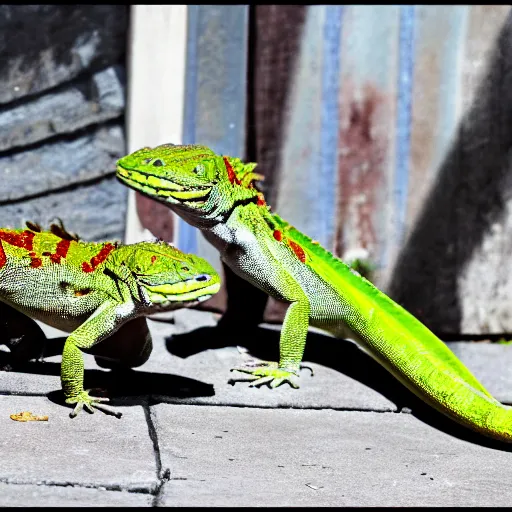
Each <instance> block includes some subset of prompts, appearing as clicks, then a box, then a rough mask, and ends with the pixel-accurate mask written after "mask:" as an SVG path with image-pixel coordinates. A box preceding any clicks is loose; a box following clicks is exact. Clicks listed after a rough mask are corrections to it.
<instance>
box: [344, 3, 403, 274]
mask: <svg viewBox="0 0 512 512" xmlns="http://www.w3.org/2000/svg"><path fill="white" fill-rule="evenodd" d="M399 21H400V9H399V7H398V6H389V5H388V6H367V5H364V6H355V5H350V6H346V7H345V10H344V15H343V27H342V48H341V62H342V66H341V90H340V96H339V101H340V108H339V113H340V121H339V133H338V139H339V140H338V155H339V158H338V164H337V168H338V183H339V185H338V189H337V199H338V201H337V203H338V210H337V212H336V219H337V226H336V238H335V241H336V243H335V252H336V253H337V255H339V256H341V257H342V258H343V257H345V258H349V259H350V258H351V257H352V256H353V255H354V254H360V255H362V254H364V253H365V252H366V253H367V256H368V259H369V260H370V261H371V262H372V263H373V264H375V265H376V266H377V267H378V269H379V271H382V270H385V268H386V264H387V260H388V254H389V253H390V252H392V251H391V250H392V246H393V238H392V233H393V230H394V228H393V221H394V209H393V206H392V205H391V204H390V198H391V197H393V191H394V187H395V182H394V173H395V146H396V140H395V132H396V118H395V116H396V96H397V85H398V49H399V27H400V23H399ZM377 278H378V275H377Z"/></svg>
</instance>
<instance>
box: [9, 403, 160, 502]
mask: <svg viewBox="0 0 512 512" xmlns="http://www.w3.org/2000/svg"><path fill="white" fill-rule="evenodd" d="M0 411H2V413H1V414H0V431H1V432H2V436H1V440H0V460H1V461H2V464H1V465H0V481H2V482H5V483H13V484H14V483H18V484H37V483H42V484H53V485H69V484H77V485H80V486H88V487H105V488H107V489H124V490H138V491H145V492H150V491H151V492H154V491H155V489H156V486H157V467H156V459H155V454H154V449H153V443H152V441H151V439H150V436H149V433H148V425H147V422H146V416H145V413H144V409H143V407H142V406H140V405H133V404H132V406H131V407H123V408H122V412H123V416H122V418H121V419H118V418H116V417H114V416H109V415H106V414H103V413H101V412H99V411H98V412H96V413H94V414H88V413H84V412H82V413H81V414H79V415H78V416H77V417H76V418H74V419H71V418H69V409H67V408H64V407H63V406H61V405H58V404H56V403H54V402H52V401H50V400H49V399H48V398H45V397H44V398H43V397H35V396H31V397H27V396H0ZM21 411H30V412H32V413H33V414H36V415H47V416H48V417H49V419H48V421H33V422H26V423H22V422H18V421H13V420H11V419H10V417H9V416H10V415H11V414H15V413H18V412H21Z"/></svg>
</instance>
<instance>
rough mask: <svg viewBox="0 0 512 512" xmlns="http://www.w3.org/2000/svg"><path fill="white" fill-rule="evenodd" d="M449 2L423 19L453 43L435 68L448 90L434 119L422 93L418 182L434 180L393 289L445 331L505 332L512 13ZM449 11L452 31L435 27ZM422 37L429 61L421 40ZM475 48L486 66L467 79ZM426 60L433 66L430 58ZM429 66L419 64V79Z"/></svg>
mask: <svg viewBox="0 0 512 512" xmlns="http://www.w3.org/2000/svg"><path fill="white" fill-rule="evenodd" d="M475 7H476V6H475ZM425 9H428V8H425ZM445 9H449V10H451V14H449V13H448V12H445V15H443V11H442V10H441V11H439V8H438V7H435V8H434V7H432V10H433V12H428V13H427V14H428V15H429V16H431V20H430V22H429V23H430V30H427V28H428V27H427V21H426V20H425V19H423V20H422V21H421V22H420V23H422V24H423V25H422V26H420V27H418V30H420V29H422V30H423V32H420V33H421V36H419V37H421V38H422V39H428V38H430V39H433V40H434V41H432V43H431V44H430V45H429V47H431V48H435V46H436V45H435V40H436V39H438V40H439V39H441V38H442V40H443V41H444V42H445V44H444V45H443V46H442V47H440V48H438V49H437V50H436V53H437V55H438V56H439V59H438V62H436V66H431V69H433V70H434V71H435V75H434V76H436V75H437V76H438V78H437V81H436V82H435V83H434V84H432V85H431V87H430V88H429V91H428V92H430V93H431V88H432V87H435V86H436V85H435V84H436V83H437V84H438V85H437V87H438V88H439V95H438V97H436V96H430V97H428V96H427V101H428V98H430V101H431V102H432V104H433V105H434V106H435V108H432V110H431V111H429V112H427V113H425V116H429V117H430V118H429V119H428V120H427V121H426V122H424V123H423V125H420V124H419V123H417V122H418V120H419V119H421V116H420V112H419V110H418V109H419V105H416V103H417V102H418V101H421V99H422V98H418V97H416V96H415V99H414V102H415V103H414V107H413V109H416V110H415V114H416V117H413V119H414V120H415V123H416V124H415V125H414V126H413V130H417V131H416V133H415V135H414V136H413V144H415V145H416V146H415V147H416V149H415V151H414V152H413V155H414V158H415V159H414V158H413V161H414V162H415V163H416V165H418V168H414V169H413V173H417V174H415V175H413V178H412V182H413V186H412V187H411V189H414V190H415V189H416V187H415V186H414V184H416V183H418V181H421V180H430V183H429V184H430V190H429V191H428V194H427V196H426V197H425V198H424V199H423V201H422V204H421V208H418V206H417V205H416V214H415V217H414V216H413V215H412V214H411V217H412V218H413V222H411V223H410V224H409V233H408V237H407V240H406V241H405V243H404V244H403V246H402V248H401V251H400V254H399V255H398V257H397V260H396V265H395V271H394V275H393V279H392V281H391V286H390V294H391V296H392V297H393V298H394V299H395V300H398V301H399V302H400V303H401V304H403V305H404V306H405V307H406V309H408V310H409V311H410V312H411V313H413V314H414V315H416V316H417V317H418V318H419V319H420V320H421V321H422V322H424V323H425V324H426V325H427V326H428V327H430V328H431V329H433V330H435V331H436V332H438V333H440V334H441V335H443V333H461V332H463V333H467V334H484V333H489V332H495V333H496V332H499V331H501V332H504V329H505V327H506V326H507V325H508V327H509V328H508V329H505V330H509V332H510V330H512V318H511V316H510V310H511V309H512V304H510V303H509V302H508V303H507V300H504V299H505V298H506V297H510V286H508V277H507V276H508V275H511V274H512V268H511V267H508V266H507V265H506V264H505V263H507V262H508V261H509V260H510V258H507V259H506V260H500V259H499V258H496V256H497V255H498V254H509V253H510V250H508V249H512V247H509V245H512V243H509V242H508V241H509V240H510V237H507V236H506V235H504V233H505V232H506V231H507V226H508V221H507V215H508V201H509V200H510V196H511V195H512V188H511V187H512V183H511V180H510V172H509V167H510V163H509V162H510V156H509V154H510V146H512V119H511V117H510V115H509V112H510V108H509V107H508V104H509V103H510V101H512V95H511V94H510V93H509V91H510V90H512V89H511V88H512V82H511V78H512V77H511V75H510V73H508V72H507V69H508V67H509V66H510V62H512V50H511V49H510V44H509V41H510V37H511V35H512V18H511V17H510V9H508V10H507V11H505V10H504V11H502V12H501V16H502V17H501V19H499V16H492V15H491V16H488V15H487V14H488V12H487V9H489V10H490V11H489V12H494V13H495V12H496V8H495V7H491V6H478V9H480V10H479V11H475V10H474V7H468V6H455V7H449V8H448V7H445ZM438 15H440V16H441V18H440V20H439V21H438V22H437V21H436V19H435V18H436V16H438ZM507 15H508V16H507ZM505 17H506V23H505V24H504V23H503V22H504V21H505ZM450 19H451V21H450V22H449V23H448V25H447V26H446V27H444V29H443V31H444V34H439V35H436V34H437V31H438V30H439V29H441V28H443V24H444V23H445V22H446V21H447V20H448V21H449V20H450ZM477 40H478V41H479V43H478V44H477V43H476V41H477ZM469 42H471V45H469V46H468V43H469ZM417 44H419V50H418V52H419V53H418V55H419V59H420V60H421V58H422V56H421V55H420V53H421V51H422V42H418V41H417ZM426 46H427V43H426V42H425V45H424V47H423V48H425V47H426ZM469 47H471V48H473V50H471V52H473V56H472V57H469V54H468V48H469ZM451 52H453V53H451ZM474 52H476V53H478V54H479V57H478V58H477V59H476V60H477V61H485V65H484V66H482V67H481V71H482V73H481V75H480V76H479V77H478V78H476V77H473V78H471V79H469V80H468V79H467V78H463V77H464V74H465V73H467V70H468V69H470V70H472V71H475V68H474V67H473V66H471V65H470V64H468V59H470V58H471V59H475V55H474ZM480 52H481V53H480ZM423 65H424V66H426V67H427V68H428V63H427V64H423ZM421 73H422V70H421V69H420V70H418V79H417V80H418V83H417V84H415V87H418V88H421V86H422V78H421V77H422V76H424V75H422V74H421ZM426 74H427V75H428V73H426ZM424 79H427V77H425V78H424ZM467 83H472V84H473V94H471V91H470V90H468V89H467V88H466V89H465V84H467ZM475 86H476V89H475ZM418 90H421V89H416V91H418ZM466 93H467V94H469V96H471V95H472V96H473V99H472V100H470V103H469V104H468V103H467V102H464V101H463V100H462V98H463V97H464V96H465V95H466ZM463 107H464V109H463ZM427 108H428V107H427ZM422 130H425V133H423V132H422ZM430 138H433V141H432V143H430V144H429V139H430ZM429 167H430V168H433V169H434V170H433V173H434V174H433V176H429V173H431V172H432V171H429V170H428V168H429ZM421 172H423V173H425V175H422V174H421ZM418 188H419V187H418ZM415 193H416V191H415ZM421 193H422V194H423V195H424V194H425V190H423V191H422V192H421ZM415 199H417V198H415ZM417 201H418V202H420V199H417ZM493 246H494V247H493ZM504 276H505V278H504ZM499 295H501V297H500V298H498V296H499ZM500 316H501V318H500V319H499V317H500Z"/></svg>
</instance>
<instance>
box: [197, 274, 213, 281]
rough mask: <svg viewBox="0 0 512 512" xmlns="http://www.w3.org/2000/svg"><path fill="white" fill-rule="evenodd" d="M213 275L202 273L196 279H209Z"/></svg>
mask: <svg viewBox="0 0 512 512" xmlns="http://www.w3.org/2000/svg"><path fill="white" fill-rule="evenodd" d="M210 279H211V277H210V276H209V275H207V274H201V275H200V276H197V277H196V281H209V280H210Z"/></svg>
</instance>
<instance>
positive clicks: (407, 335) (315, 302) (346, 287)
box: [117, 144, 512, 441]
mask: <svg viewBox="0 0 512 512" xmlns="http://www.w3.org/2000/svg"><path fill="white" fill-rule="evenodd" d="M255 166H256V164H254V163H243V162H242V161H241V160H240V159H238V158H232V157H228V156H219V155H217V154H215V153H214V152H213V151H211V150H210V149H209V148H207V147H205V146H199V145H190V146H175V145H172V144H165V145H161V146H158V147H155V148H153V149H151V148H143V149H140V150H138V151H135V152H133V153H131V154H130V155H127V156H125V157H123V158H121V159H120V160H119V161H118V162H117V176H118V178H119V179H120V180H121V182H122V183H124V184H126V185H128V186H129V187H131V188H133V189H135V190H137V191H139V192H141V193H142V194H144V195H146V196H149V197H151V198H153V199H155V200H158V201H161V202H163V203H165V204H167V205H168V206H169V207H170V208H172V209H173V210H174V211H175V212H176V213H177V214H178V215H180V216H181V217H182V218H183V219H184V220H185V221H187V222H188V223H190V224H192V225H193V226H196V227H198V228H200V229H201V231H202V233H203V235H204V236H205V238H206V239H207V240H208V241H209V242H211V243H212V244H213V245H214V246H215V247H216V248H217V249H218V250H219V252H220V255H221V258H222V260H223V261H224V262H225V263H226V264H227V265H228V266H229V267H230V268H231V269H232V270H233V271H234V272H235V273H236V274H238V275H240V276H241V277H243V278H244V279H246V280H248V281H249V282H250V283H252V284H253V285H255V286H257V287H258V288H260V289H262V290H263V291H265V292H266V293H268V294H269V295H271V296H273V297H275V298H276V299H278V300H280V301H284V302H285V303H288V304H289V306H288V309H287V312H286V315H285V318H284V323H283V327H282V330H281V336H280V345H279V347H280V360H279V363H274V362H265V361H262V362H259V364H253V365H247V366H242V367H237V368H233V370H238V371H241V372H244V373H248V374H250V377H249V378H250V379H252V380H253V382H252V385H254V386H258V385H261V384H265V383H268V384H269V385H270V386H271V387H276V386H278V385H280V384H282V383H284V382H287V383H289V384H290V385H291V386H292V387H298V385H297V382H296V378H297V377H298V374H299V369H300V368H301V361H302V356H303V352H304V346H305V341H306V334H307V330H308V326H309V325H313V326H315V327H319V328H322V329H324V330H326V331H328V332H330V333H332V334H334V335H335V336H337V337H344V338H349V339H352V340H354V341H355V342H356V343H357V344H358V346H359V347H360V348H361V349H362V350H363V351H364V352H366V353H367V354H369V355H370V356H371V357H373V358H374V359H375V360H376V361H377V362H379V363H380V364H381V365H383V366H384V367H385V368H386V369H387V370H389V371H390V372H391V373H392V374H393V375H394V376H395V377H396V378H397V379H399V380H400V381H401V382H402V383H403V384H404V385H406V386H407V387H408V388H409V389H410V390H411V391H413V392H414V393H416V394H417V395H418V396H419V397H420V398H421V399H423V400H424V401H425V402H427V403H428V404H430V405H431V406H433V407H435V408H436V409H438V410H439V411H441V412H443V413H445V414H447V415H448V416H450V417H451V418H452V419H454V420H456V421H458V422H459V423H461V424H463V425H465V426H467V427H470V428H472V429H473V430H476V431H479V432H481V433H483V434H486V435H488V436H491V437H494V438H497V439H500V440H503V441H512V410H510V409H508V408H506V407H504V406H503V405H502V404H500V403H499V402H498V401H497V400H496V399H494V398H493V397H492V396H491V394H490V393H489V392H488V391H487V390H486V389H485V388H484V386H483V385H482V384H481V383H480V382H479V381H478V380H477V379H476V378H475V377H474V376H473V375H472V373H471V372H470V371H469V370H468V369H467V368H466V367H465V366H464V365H463V364H462V363H461V361H459V359H457V357H456V356H455V355H454V354H453V352H452V351H451V350H450V349H449V348H448V347H447V346H446V345H445V344H444V343H443V342H442V341H441V340H440V339H439V338H437V337H436V336H435V335H434V334H433V333H432V332H431V331H430V330H429V329H428V328H427V327H425V326H424V325H423V324H422V323H421V322H419V321H418V320H417V319H416V318H415V317H414V316H412V315H411V314H410V313H408V312H407V311H406V310H405V309H403V308H402V307H401V306H399V305H398V304H396V303H395V302H393V301H392V300H391V299H390V298H389V297H388V296H387V295H385V294H384V293H382V292H381V291H380V290H378V289H377V288H376V287H375V286H373V285H372V284H371V283H370V282H369V281H367V280H366V279H365V278H363V277H361V276H360V275H359V274H358V273H357V272H356V271H355V270H353V269H351V268H350V267H349V266H348V265H346V264H345V263H343V262H342V261H341V260H339V259H337V258H335V257H334V256H333V255H332V254H331V253H329V252H328V251H327V250H325V249H324V248H323V247H321V246H320V245H319V244H318V243H317V242H314V241H313V240H311V239H310V238H308V237H307V236H306V235H304V234H302V233H301V232H300V231H298V230H297V229H295V228H294V227H292V226H291V225H289V224H287V223H286V222H285V221H284V220H282V219H281V218H280V217H279V216H278V215H275V214H272V213H271V212H270V209H269V207H268V206H267V205H266V204H265V199H264V197H263V195H262V194H261V192H259V191H258V190H257V189H256V188H255V187H254V182H255V181H256V180H258V179H261V176H260V175H258V174H256V173H254V172H253V170H254V167H255Z"/></svg>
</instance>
